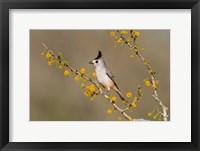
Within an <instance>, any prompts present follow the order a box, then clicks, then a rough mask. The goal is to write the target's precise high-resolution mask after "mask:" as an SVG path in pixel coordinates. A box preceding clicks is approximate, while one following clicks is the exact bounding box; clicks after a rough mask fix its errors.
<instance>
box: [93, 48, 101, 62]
mask: <svg viewBox="0 0 200 151" xmlns="http://www.w3.org/2000/svg"><path fill="white" fill-rule="evenodd" d="M101 57H102V53H101V51H100V50H99V54H98V56H97V57H96V58H95V59H94V60H98V59H100V58H101Z"/></svg>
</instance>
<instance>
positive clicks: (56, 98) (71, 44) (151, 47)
mask: <svg viewBox="0 0 200 151" xmlns="http://www.w3.org/2000/svg"><path fill="white" fill-rule="evenodd" d="M139 31H140V33H141V35H140V37H139V38H138V40H137V41H138V44H139V45H140V46H141V47H144V48H145V51H144V52H142V54H143V55H144V57H145V58H146V59H147V60H148V61H149V62H150V64H151V66H152V68H153V70H154V71H156V76H157V77H158V79H159V81H160V84H159V89H158V94H159V97H160V99H161V100H162V101H163V103H164V104H165V105H166V106H167V107H169V110H168V112H170V31H169V30H139ZM42 42H44V43H45V44H46V45H47V46H48V47H49V48H50V49H52V50H53V51H54V52H55V53H58V52H62V53H63V56H64V58H65V59H66V60H67V61H69V63H70V64H71V65H72V66H73V67H74V68H76V69H78V70H79V69H81V68H82V67H84V68H85V69H86V70H87V73H92V72H94V67H93V66H91V65H90V64H89V63H88V62H89V61H90V60H92V59H93V58H95V57H96V56H97V53H98V50H101V51H102V53H103V57H104V59H105V62H106V64H107V66H108V68H109V69H111V71H112V72H113V74H114V75H115V81H116V83H117V84H118V86H119V88H120V90H121V91H122V92H123V94H126V92H129V91H130V92H133V93H134V92H136V90H137V85H141V86H142V89H143V93H144V96H143V97H142V98H141V101H139V102H138V103H137V108H135V109H134V110H133V112H132V115H133V116H134V118H145V119H150V120H152V118H149V117H148V116H147V113H148V112H150V111H152V110H153V109H155V106H157V103H156V102H155V101H154V99H153V98H152V97H151V95H152V89H151V88H147V87H146V86H145V85H144V83H143V79H145V78H147V77H148V73H147V70H146V68H145V66H144V65H143V63H142V62H141V61H140V60H139V58H137V57H135V58H133V59H130V58H129V55H130V52H129V48H128V47H127V46H124V47H117V48H114V47H113V46H114V39H113V37H111V36H110V31H109V30H31V31H30V120H31V121H61V120H64V121H65V120H66V121H71V120H74V121H112V120H117V117H118V116H121V114H120V113H118V112H114V113H113V114H112V115H108V114H107V113H106V111H107V109H111V108H112V106H111V105H110V103H109V102H108V101H107V100H105V99H102V98H101V97H100V96H97V97H96V98H95V100H94V101H90V99H89V98H88V97H85V96H84V95H83V93H84V89H82V88H81V87H80V85H81V82H77V81H74V79H73V77H74V76H72V77H69V78H66V77H64V75H63V70H60V69H58V68H56V67H55V66H54V65H52V66H48V65H47V60H46V59H45V57H44V56H41V52H42V51H43V46H42ZM111 93H112V94H113V95H116V94H115V93H113V92H111ZM116 96H117V95H116ZM117 101H118V102H119V104H120V103H121V102H120V99H119V98H118V99H117Z"/></svg>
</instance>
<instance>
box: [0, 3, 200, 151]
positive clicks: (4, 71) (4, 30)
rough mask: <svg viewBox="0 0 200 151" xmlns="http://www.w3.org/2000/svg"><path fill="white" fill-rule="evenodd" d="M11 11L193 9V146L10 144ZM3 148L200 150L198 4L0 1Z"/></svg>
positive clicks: (190, 144) (148, 144) (108, 143)
mask: <svg viewBox="0 0 200 151" xmlns="http://www.w3.org/2000/svg"><path fill="white" fill-rule="evenodd" d="M9 9H191V15H192V16H191V45H192V47H191V50H192V52H191V53H192V58H191V59H192V72H191V79H192V81H191V84H192V86H191V94H192V98H191V100H192V106H191V107H192V108H191V110H192V113H191V114H192V121H191V129H192V131H191V142H173V143H172V142H165V143H164V142H140V143H138V142H134V143H130V142H101V143H100V142H53V143H50V142H9V98H10V95H9V83H10V82H9ZM0 10H1V14H0V21H1V23H0V33H1V43H0V57H1V59H0V60H1V64H0V73H1V74H0V77H1V78H0V80H1V81H0V83H1V91H0V96H1V99H0V115H1V118H0V122H1V123H0V127H1V131H0V137H1V140H0V148H1V150H12V151H14V150H72V149H73V150H89V149H92V150H100V149H104V150H110V149H114V150H144V151H145V150H155V149H159V150H165V151H166V150H170V151H173V150H177V151H178V150H183V149H184V150H193V151H198V150H200V145H199V144H200V142H199V140H200V139H199V137H200V130H199V125H200V123H199V122H200V120H199V117H200V112H198V110H199V109H200V103H199V96H198V88H199V76H198V75H199V61H198V59H199V53H198V51H199V48H200V47H199V36H200V29H199V28H200V18H199V15H200V2H199V0H180V1H178V0H175V1H170V0H164V1H157V0H151V1H146V0H125V1H122V0H119V1H117V0H115V1H113V0H108V1H103V0H97V1H88V0H82V1H75V2H72V1H70V0H63V1H55V0H42V1H39V0H29V1H27V0H15V1H14V0H1V2H0Z"/></svg>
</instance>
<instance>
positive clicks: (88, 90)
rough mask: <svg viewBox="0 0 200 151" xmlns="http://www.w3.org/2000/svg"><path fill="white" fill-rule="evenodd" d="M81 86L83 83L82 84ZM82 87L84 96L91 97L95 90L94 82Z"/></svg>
mask: <svg viewBox="0 0 200 151" xmlns="http://www.w3.org/2000/svg"><path fill="white" fill-rule="evenodd" d="M82 87H83V85H82ZM84 87H85V88H86V91H85V92H84V95H85V96H89V97H93V96H94V94H95V92H96V87H95V85H94V84H91V85H88V86H85V85H84Z"/></svg>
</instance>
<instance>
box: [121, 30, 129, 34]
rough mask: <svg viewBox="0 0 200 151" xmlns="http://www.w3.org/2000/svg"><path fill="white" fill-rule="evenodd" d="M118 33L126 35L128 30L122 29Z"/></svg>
mask: <svg viewBox="0 0 200 151" xmlns="http://www.w3.org/2000/svg"><path fill="white" fill-rule="evenodd" d="M120 34H121V35H126V34H128V32H127V31H126V30H122V31H121V32H120Z"/></svg>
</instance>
